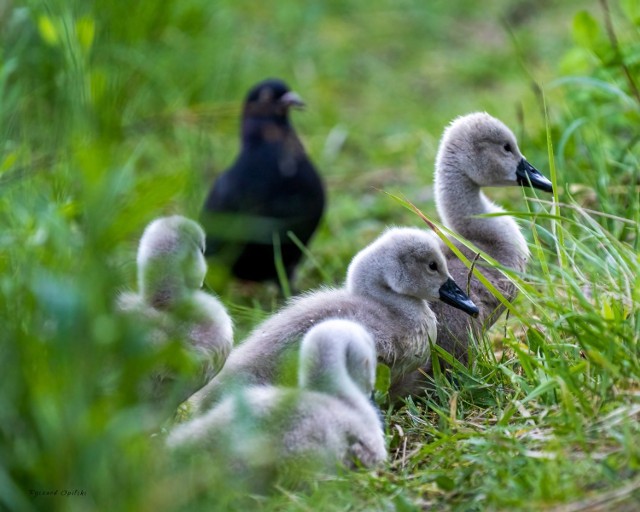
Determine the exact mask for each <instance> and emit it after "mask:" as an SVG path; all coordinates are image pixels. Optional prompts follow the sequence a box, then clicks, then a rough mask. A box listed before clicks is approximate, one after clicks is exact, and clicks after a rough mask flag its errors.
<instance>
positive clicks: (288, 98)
mask: <svg viewBox="0 0 640 512" xmlns="http://www.w3.org/2000/svg"><path fill="white" fill-rule="evenodd" d="M280 103H282V104H283V105H285V106H286V107H298V108H303V107H304V101H303V100H302V98H301V97H300V96H299V95H298V93H297V92H293V91H289V92H287V93H285V94H283V95H282V97H281V98H280Z"/></svg>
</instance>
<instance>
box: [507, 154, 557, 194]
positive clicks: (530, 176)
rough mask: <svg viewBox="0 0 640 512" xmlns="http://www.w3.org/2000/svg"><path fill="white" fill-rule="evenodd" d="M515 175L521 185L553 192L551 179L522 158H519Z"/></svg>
mask: <svg viewBox="0 0 640 512" xmlns="http://www.w3.org/2000/svg"><path fill="white" fill-rule="evenodd" d="M516 177H517V178H518V184H519V185H522V186H523V187H533V188H538V189H540V190H544V191H545V192H553V185H552V183H551V181H549V180H548V179H547V178H546V177H545V176H544V175H543V174H542V173H541V172H540V171H538V169H536V168H535V167H534V166H533V165H531V164H530V163H529V162H527V161H526V160H525V159H524V158H523V159H522V160H520V163H519V164H518V167H517V168H516Z"/></svg>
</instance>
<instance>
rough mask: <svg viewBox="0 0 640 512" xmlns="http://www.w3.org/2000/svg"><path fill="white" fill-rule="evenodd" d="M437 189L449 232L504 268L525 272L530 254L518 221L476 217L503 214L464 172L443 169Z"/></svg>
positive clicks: (438, 201) (448, 166)
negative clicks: (472, 245)
mask: <svg viewBox="0 0 640 512" xmlns="http://www.w3.org/2000/svg"><path fill="white" fill-rule="evenodd" d="M435 188H436V206H437V208H438V213H439V215H440V218H441V219H442V221H443V222H444V224H445V225H446V226H447V227H448V228H450V229H451V230H453V231H454V232H456V233H458V234H460V235H462V236H464V237H465V238H467V239H468V240H470V241H472V242H473V243H475V244H476V245H478V246H479V248H480V249H483V250H484V251H486V252H487V253H489V255H491V256H492V257H494V258H495V259H497V260H498V261H500V262H501V263H502V264H504V265H507V266H509V267H512V268H515V269H519V270H520V269H522V268H523V265H524V261H525V260H526V258H527V256H528V254H529V250H528V248H527V242H526V240H525V239H524V237H523V236H522V233H521V232H520V228H519V227H518V225H517V224H516V222H515V220H513V219H512V218H511V217H508V216H501V217H484V218H477V217H475V216H476V215H483V214H489V213H500V212H503V211H504V210H503V209H502V208H500V207H499V206H497V205H496V204H494V203H493V202H491V201H490V200H489V199H488V198H487V196H485V195H484V194H483V193H482V191H481V190H480V187H479V186H478V185H477V184H475V183H474V182H473V181H472V180H471V179H470V178H469V177H468V176H467V175H466V174H465V173H464V172H463V171H462V170H461V169H459V168H457V167H456V166H455V165H447V166H441V167H440V168H439V169H438V170H437V172H436V179H435Z"/></svg>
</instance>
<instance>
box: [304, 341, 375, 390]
mask: <svg viewBox="0 0 640 512" xmlns="http://www.w3.org/2000/svg"><path fill="white" fill-rule="evenodd" d="M313 341H314V343H313V346H312V347H309V349H308V350H307V351H306V353H305V355H304V357H305V360H304V361H303V363H302V364H303V370H302V372H301V374H300V382H299V384H300V387H302V388H304V389H308V390H312V391H318V392H320V393H326V394H329V395H333V396H337V397H339V398H343V399H347V400H349V401H358V400H359V399H360V397H361V396H363V392H362V390H360V388H359V387H358V386H357V385H356V383H355V382H354V380H353V379H352V377H351V375H349V371H348V368H347V344H345V343H336V342H335V341H336V340H334V339H331V338H328V337H318V338H316V339H315V340H313Z"/></svg>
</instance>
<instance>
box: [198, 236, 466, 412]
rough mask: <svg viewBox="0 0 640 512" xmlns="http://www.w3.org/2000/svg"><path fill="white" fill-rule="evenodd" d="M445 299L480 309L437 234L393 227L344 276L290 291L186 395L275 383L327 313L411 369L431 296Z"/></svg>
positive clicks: (396, 368)
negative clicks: (332, 283) (326, 285)
mask: <svg viewBox="0 0 640 512" xmlns="http://www.w3.org/2000/svg"><path fill="white" fill-rule="evenodd" d="M438 300H445V301H447V302H448V303H449V304H453V305H454V306H455V307H458V308H462V309H463V310H464V311H465V312H466V313H467V314H472V315H473V314H477V312H478V311H477V308H476V306H475V305H474V304H473V302H471V301H470V300H469V298H468V297H467V296H466V295H465V294H464V292H463V291H462V290H461V289H460V288H459V287H458V286H457V285H456V284H455V282H453V280H452V279H451V277H450V275H449V271H448V270H447V263H446V261H445V259H444V256H443V254H442V251H441V249H440V244H439V239H438V238H437V236H436V235H434V234H433V233H431V232H427V231H424V230H422V229H418V228H390V229H388V230H387V231H385V232H384V233H383V234H382V235H381V236H380V237H378V239H376V240H375V241H374V242H373V243H371V244H370V245H369V246H368V247H366V248H365V249H363V250H362V251H360V252H359V253H358V254H357V255H356V256H355V257H354V258H353V260H352V261H351V263H350V265H349V268H348V271H347V279H346V283H345V285H344V286H343V287H342V288H338V289H331V288H330V289H321V290H318V291H315V292H313V293H310V294H307V295H303V296H301V297H298V298H294V299H293V300H292V301H291V302H290V303H289V304H288V305H287V306H285V307H284V308H283V309H281V310H280V312H278V313H277V314H275V315H274V316H273V317H271V318H270V319H268V320H266V321H265V322H263V323H262V324H260V325H258V326H257V327H256V328H255V329H254V331H253V332H252V333H251V334H250V335H249V338H248V339H247V340H246V341H245V342H244V343H242V344H241V345H240V346H239V347H238V348H236V349H235V350H233V351H232V352H231V355H230V356H229V359H228V360H227V363H226V365H225V367H224V368H223V369H222V371H221V372H220V373H219V374H218V375H217V376H216V378H214V379H213V380H212V381H211V382H209V383H208V384H207V385H206V386H205V387H204V388H202V389H201V390H200V391H198V392H197V393H195V394H194V395H193V396H192V397H191V398H190V399H189V402H190V405H191V406H192V407H193V409H194V410H203V409H206V408H208V407H209V406H210V405H211V404H212V403H213V402H214V401H215V400H217V397H218V396H219V394H220V392H221V390H222V389H224V388H225V387H226V386H229V385H230V384H232V383H234V382H241V383H243V384H247V383H253V384H268V383H274V382H276V380H277V379H278V378H279V375H281V373H282V370H283V366H284V361H285V360H286V359H287V357H290V354H291V351H295V350H298V348H299V346H300V340H301V339H302V337H303V336H304V335H305V334H306V332H307V331H308V330H309V329H310V328H312V327H313V326H314V325H315V324H317V323H319V322H321V321H323V320H325V319H327V318H342V319H346V320H352V321H355V322H356V323H358V324H360V325H362V326H363V327H364V328H365V329H366V330H367V331H368V332H369V333H370V334H371V335H372V336H373V339H374V341H375V344H376V351H377V354H378V359H379V360H380V361H381V362H383V363H384V364H386V365H387V366H389V368H390V369H391V377H392V380H393V379H397V378H399V376H401V375H403V374H405V373H407V372H410V371H412V370H415V369H416V368H418V367H419V366H420V365H422V364H424V363H425V362H426V361H427V360H428V358H429V355H430V343H435V342H436V318H435V316H434V314H433V312H432V311H431V309H430V307H429V303H428V301H438Z"/></svg>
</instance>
